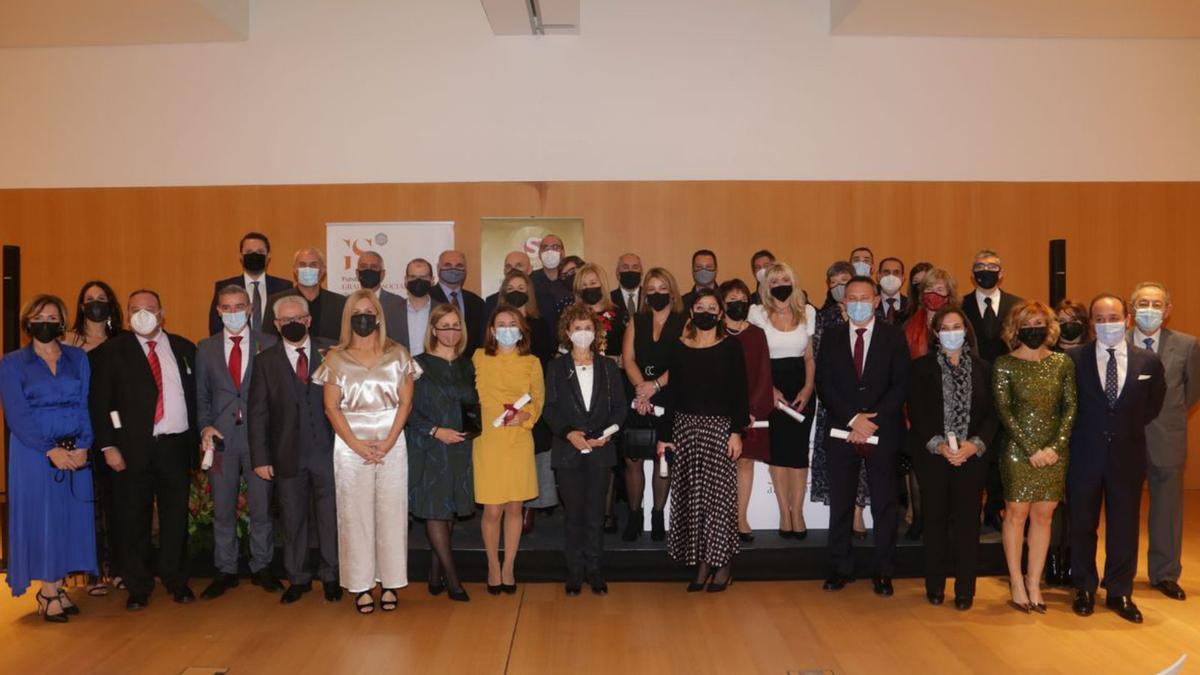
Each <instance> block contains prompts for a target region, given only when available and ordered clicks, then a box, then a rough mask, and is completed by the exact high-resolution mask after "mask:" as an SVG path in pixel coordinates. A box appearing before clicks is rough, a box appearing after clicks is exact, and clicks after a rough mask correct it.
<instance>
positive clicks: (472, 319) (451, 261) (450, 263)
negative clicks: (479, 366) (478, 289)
mask: <svg viewBox="0 0 1200 675" xmlns="http://www.w3.org/2000/svg"><path fill="white" fill-rule="evenodd" d="M437 275H438V283H437V285H436V286H434V287H433V290H432V291H431V292H430V295H431V296H432V297H433V300H434V302H449V303H451V304H453V305H454V306H456V307H458V311H459V312H461V313H462V315H463V322H464V325H465V326H466V328H467V349H466V351H465V352H463V356H465V357H467V358H468V359H469V358H471V355H472V354H474V353H475V348H476V347H478V346H479V345H480V344H481V343H482V341H481V340H480V337H481V336H482V334H483V328H484V324H485V322H486V321H487V317H486V316H484V314H483V298H481V297H479V296H478V295H475V294H474V293H472V292H471V291H468V290H467V289H465V288H463V282H464V281H466V280H467V256H466V255H465V254H464V253H463V252H462V251H442V253H441V255H439V256H438V261H437Z"/></svg>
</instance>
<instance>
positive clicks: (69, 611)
mask: <svg viewBox="0 0 1200 675" xmlns="http://www.w3.org/2000/svg"><path fill="white" fill-rule="evenodd" d="M58 604H59V606H61V607H62V610H63V614H66V615H67V616H78V615H79V606H78V605H76V604H75V603H74V602H72V601H71V596H69V595H67V592H66V591H64V590H63V589H62V588H59V589H58Z"/></svg>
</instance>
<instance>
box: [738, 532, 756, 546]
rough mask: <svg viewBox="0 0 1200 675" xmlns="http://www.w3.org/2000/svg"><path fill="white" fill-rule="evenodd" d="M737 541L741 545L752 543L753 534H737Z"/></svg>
mask: <svg viewBox="0 0 1200 675" xmlns="http://www.w3.org/2000/svg"><path fill="white" fill-rule="evenodd" d="M738 541H740V542H742V543H743V544H749V543H750V542H752V541H754V533H753V532H738Z"/></svg>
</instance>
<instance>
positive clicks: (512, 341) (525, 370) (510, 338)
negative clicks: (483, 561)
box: [472, 307, 545, 595]
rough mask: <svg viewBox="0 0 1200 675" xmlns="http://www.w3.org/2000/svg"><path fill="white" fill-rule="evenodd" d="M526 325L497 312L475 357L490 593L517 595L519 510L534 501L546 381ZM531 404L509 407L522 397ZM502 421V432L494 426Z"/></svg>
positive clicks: (478, 482)
mask: <svg viewBox="0 0 1200 675" xmlns="http://www.w3.org/2000/svg"><path fill="white" fill-rule="evenodd" d="M529 345H530V335H529V324H528V323H526V321H525V317H524V316H522V315H521V313H520V312H518V311H517V310H515V309H513V308H512V307H500V308H498V309H497V310H496V311H495V313H494V314H492V319H491V321H490V323H489V325H488V328H487V334H486V335H485V336H484V342H483V349H482V350H480V351H476V352H475V356H474V357H473V361H474V363H475V389H477V390H478V391H479V404H480V407H481V409H482V415H483V433H482V434H481V435H480V436H479V438H478V439H477V440H476V441H475V447H474V448H473V451H472V457H473V462H474V468H475V501H477V502H479V503H480V504H483V521H482V523H481V524H480V527H481V529H482V530H483V547H484V549H485V550H486V551H487V561H488V580H487V588H488V593H491V594H492V595H497V594H499V593H500V592H501V591H503V592H505V593H510V594H511V593H516V591H517V582H516V576H515V574H514V572H513V567H514V565H515V564H516V560H517V549H518V548H520V545H521V508H522V505H523V504H524V502H525V501H527V500H530V499H533V498H535V497H537V496H538V481H537V470H536V468H535V466H534V461H533V427H534V425H535V424H537V421H538V417H539V416H540V415H541V414H542V402H543V400H544V399H545V380H544V379H543V378H542V364H541V361H539V360H538V358H537V357H536V356H534V355H532V354H530V352H529ZM526 394H528V395H529V398H530V400H529V402H528V403H526V404H525V405H524V406H523V407H521V408H520V409H519V410H515V411H513V410H512V406H513V405H514V404H516V403H517V401H519V400H520V399H521V398H522V397H523V396H525V395H526ZM506 412H507V413H509V414H508V415H507V416H506V418H505V419H506V421H505V422H504V424H503V425H502V426H500V427H495V426H493V424H492V423H493V421H494V420H496V419H498V418H500V416H501V415H505V414H506ZM502 516H503V520H504V565H503V566H501V564H500V529H501V523H500V521H501V517H502Z"/></svg>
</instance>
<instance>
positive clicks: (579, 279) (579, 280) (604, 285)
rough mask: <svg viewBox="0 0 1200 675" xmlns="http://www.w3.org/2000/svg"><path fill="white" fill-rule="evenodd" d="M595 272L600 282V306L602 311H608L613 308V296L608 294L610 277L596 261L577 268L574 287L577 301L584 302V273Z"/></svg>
mask: <svg viewBox="0 0 1200 675" xmlns="http://www.w3.org/2000/svg"><path fill="white" fill-rule="evenodd" d="M585 274H595V275H596V280H597V281H599V282H600V306H601V307H602V308H603V309H602V310H601V311H607V310H610V309H612V308H613V302H612V297H611V296H609V294H608V277H607V275H605V274H604V268H602V267H600V266H599V265H597V264H596V263H584V264H582V265H580V266H579V269H577V270H575V287H574V288H573V289H572V290H573V291H574V293H575V302H576V303H580V304H582V303H583V296H582V295H581V294H582V293H583V275H585Z"/></svg>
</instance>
